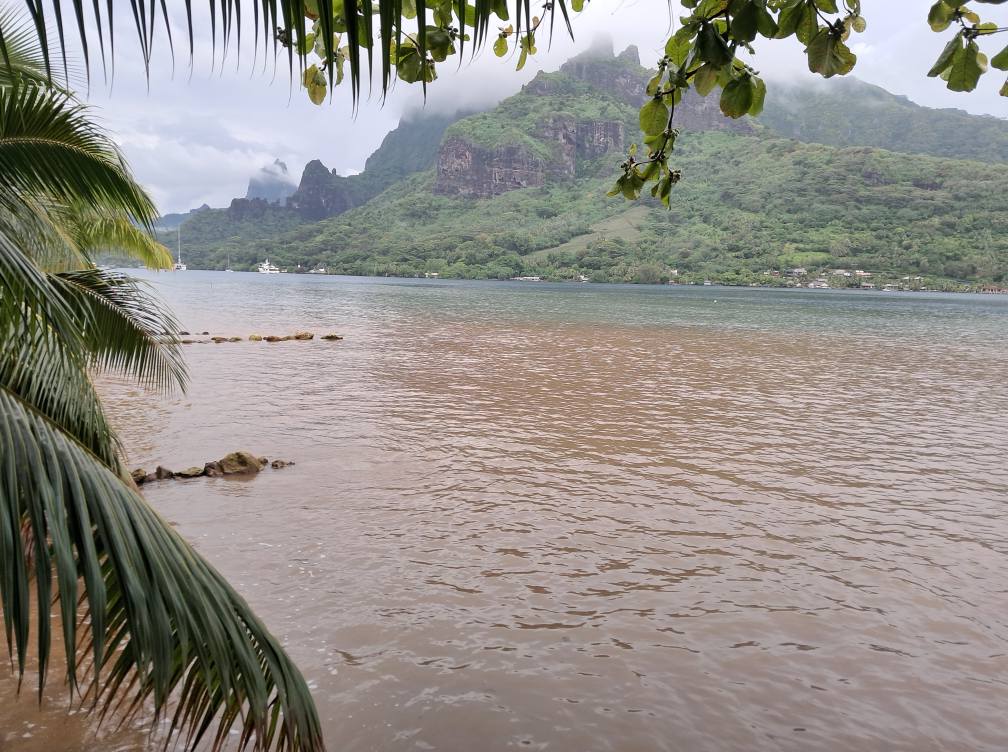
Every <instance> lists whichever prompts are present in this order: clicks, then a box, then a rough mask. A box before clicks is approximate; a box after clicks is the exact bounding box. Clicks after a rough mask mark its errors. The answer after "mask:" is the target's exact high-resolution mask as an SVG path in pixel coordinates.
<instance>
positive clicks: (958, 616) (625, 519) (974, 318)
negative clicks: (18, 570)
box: [0, 272, 1008, 752]
mask: <svg viewBox="0 0 1008 752" xmlns="http://www.w3.org/2000/svg"><path fill="white" fill-rule="evenodd" d="M263 277H265V278H262V277H259V276H257V275H246V274H226V275H225V274H222V273H201V272H187V273H185V274H177V275H162V276H161V277H158V278H157V280H158V281H157V282H156V286H157V288H158V289H159V290H160V291H161V293H162V294H163V295H164V296H165V298H166V299H167V300H168V301H169V302H170V303H171V304H172V305H173V306H174V307H175V308H176V310H177V311H178V312H179V315H180V318H181V320H182V323H183V325H184V326H185V327H186V328H189V329H190V330H191V331H195V330H199V331H202V330H203V329H204V328H206V329H207V330H210V331H211V332H213V333H221V334H240V335H242V336H247V335H248V334H250V333H253V332H257V333H260V334H270V333H278V334H282V333H288V332H292V331H294V330H296V329H310V330H313V331H315V332H317V333H319V334H322V333H325V332H328V331H337V332H339V333H341V334H344V335H345V336H346V339H345V340H343V341H342V342H337V343H323V342H319V341H317V340H316V341H312V342H286V343H277V344H266V343H249V342H242V343H233V344H221V345H193V346H191V347H189V348H188V349H187V350H186V353H187V356H188V361H189V364H190V369H191V373H192V385H191V388H190V390H189V392H188V394H186V395H184V396H181V397H178V396H176V397H172V398H168V399H156V398H152V397H151V396H149V395H144V394H142V393H140V392H138V391H137V390H136V389H134V388H132V387H128V386H125V385H122V384H118V383H110V382H106V383H104V384H103V390H104V391H105V393H106V395H107V397H108V400H109V409H110V412H111V414H112V415H113V418H114V421H115V423H116V425H117V426H118V427H119V429H120V431H121V434H122V437H123V439H124V441H125V444H126V446H127V447H129V449H130V461H131V465H132V466H146V467H148V468H149V469H152V468H153V466H155V465H156V464H159V463H160V464H165V465H168V466H172V467H175V468H183V467H187V466H189V465H193V464H201V463H203V462H204V461H206V460H208V459H212V458H215V457H219V456H221V455H223V454H224V453H226V452H228V451H231V450H233V449H237V448H247V449H249V450H251V451H253V452H256V453H258V454H265V455H268V456H270V457H271V458H272V457H278V458H283V459H294V460H296V462H297V464H296V466H294V467H292V468H286V469H284V470H276V471H274V470H268V471H264V472H263V473H262V474H260V476H259V477H256V478H255V479H254V480H251V481H233V480H226V479H199V480H193V481H178V482H164V483H160V484H153V485H148V486H146V487H145V490H144V492H145V494H146V496H147V498H148V500H149V501H150V503H151V504H153V505H154V506H155V507H156V508H157V509H158V510H159V511H160V512H161V513H162V514H163V515H164V516H165V517H166V518H167V519H169V520H170V521H172V522H173V523H174V524H176V525H177V526H178V529H179V530H180V531H181V532H182V533H183V534H184V535H185V536H186V537H187V538H188V539H189V540H191V541H192V542H193V543H194V545H195V546H196V547H197V548H198V549H199V551H201V552H202V553H203V554H204V555H205V556H207V557H208V558H209V559H210V560H211V561H212V562H213V563H214V564H215V565H216V566H217V567H219V568H220V569H221V571H222V572H224V574H225V575H227V576H228V577H229V578H230V579H231V581H232V582H233V583H234V584H235V585H236V587H237V588H238V589H239V591H240V592H242V593H243V594H244V595H245V596H246V597H247V599H248V600H249V602H250V603H251V604H252V605H253V606H254V607H255V609H256V610H257V612H258V613H259V614H260V616H261V617H262V618H263V619H264V620H265V622H266V623H267V624H268V625H269V626H270V627H271V629H272V630H273V631H274V633H275V634H277V635H278V636H279V637H280V638H281V639H282V641H283V642H284V644H285V645H286V646H287V647H288V649H289V651H290V652H291V654H292V655H293V657H294V658H295V659H296V660H297V662H298V663H299V665H300V666H301V667H302V668H303V670H304V673H305V674H306V676H307V678H308V680H309V682H310V684H311V686H312V687H313V690H314V695H315V698H316V701H317V703H318V706H319V711H320V713H321V715H322V718H323V724H324V728H325V733H326V738H327V742H328V745H329V747H330V748H331V749H334V750H349V751H363V750H390V751H393V752H405V751H407V750H473V749H480V750H484V751H485V752H496V751H497V750H512V749H514V750H524V749H530V750H557V751H559V752H575V751H580V750H600V751H605V750H619V751H621V752H623V751H626V752H630V751H636V750H682V751H684V752H686V751H689V752H693V751H702V750H711V751H712V752H714V751H721V750H767V751H770V750H831V751H832V750H838V751H839V750H907V751H908V752H909V751H910V750H914V751H915V752H916V751H925V750H936V751H937V750H964V751H965V750H1003V749H1006V748H1008V725H1006V723H1005V720H1006V718H1008V585H1006V582H1008V540H1006V539H1008V514H1006V512H1008V459H1006V457H1008V384H1006V376H1008V299H1005V298H994V297H981V296H976V297H973V296H929V295H920V296H914V295H885V294H881V293H879V294H854V293H839V292H833V291H814V292H813V291H810V292H773V291H766V290H724V289H718V288H713V289H712V288H706V289H686V288H674V289H670V288H633V287H627V288H612V287H600V286H590V285H581V286H547V285H535V284H524V285H522V284H479V283H450V282H437V283H421V282H412V281H406V282H397V281H394V280H353V279H338V278H324V279H314V278H306V277H294V276H284V275H280V277H279V278H278V277H275V276H274V277H272V278H270V277H266V275H263ZM52 683H53V684H55V685H57V687H56V688H55V689H53V690H51V691H50V692H49V696H48V699H47V702H46V703H45V705H44V707H43V709H42V710H41V711H39V710H38V709H37V706H36V704H35V699H34V696H33V694H32V693H31V692H25V693H24V694H23V695H22V696H21V698H20V699H19V700H17V701H15V700H14V694H13V682H11V681H10V680H4V682H3V683H2V684H0V703H2V705H0V749H3V750H5V751H6V750H26V751H28V752H36V751H38V752H41V751H42V750H89V749H118V750H139V749H144V748H145V737H144V736H143V735H142V734H139V733H121V734H109V733H106V734H104V735H102V736H100V737H96V736H94V734H93V731H92V730H91V729H90V727H89V726H88V725H87V723H86V721H84V720H82V718H81V716H79V715H76V714H74V715H67V714H66V712H65V702H64V701H63V697H64V695H63V694H61V690H60V689H59V687H58V681H55V680H54V681H53V682H52Z"/></svg>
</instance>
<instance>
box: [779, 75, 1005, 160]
mask: <svg viewBox="0 0 1008 752" xmlns="http://www.w3.org/2000/svg"><path fill="white" fill-rule="evenodd" d="M759 122H761V123H762V124H764V125H766V126H767V127H769V128H770V129H771V130H773V131H774V132H775V133H777V134H778V135H781V136H786V137H788V138H795V139H797V140H799V141H807V142H810V143H819V144H827V145H829V146H874V147H876V148H879V149H888V150H889V151H898V152H905V153H908V154H931V155H933V156H937V157H951V158H957V159H975V160H979V161H984V162H986V161H991V160H993V161H997V162H1008V121H1005V120H1001V119H998V118H994V117H982V116H977V115H970V114H969V113H967V112H963V111H962V110H952V109H944V110H937V109H932V108H929V107H921V106H920V105H919V104H915V103H913V102H911V101H910V100H909V99H907V98H906V97H902V96H897V95H895V94H890V93H889V92H888V91H886V90H885V89H882V88H880V87H878V86H873V85H872V84H867V83H865V82H864V81H859V80H858V79H856V78H836V79H831V80H830V81H824V82H817V83H814V84H806V85H801V86H794V85H790V86H789V85H787V84H780V83H773V84H772V85H771V86H770V87H769V89H768V91H767V101H766V109H765V110H764V111H763V114H762V115H761V116H760V118H759Z"/></svg>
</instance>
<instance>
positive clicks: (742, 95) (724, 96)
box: [721, 76, 754, 118]
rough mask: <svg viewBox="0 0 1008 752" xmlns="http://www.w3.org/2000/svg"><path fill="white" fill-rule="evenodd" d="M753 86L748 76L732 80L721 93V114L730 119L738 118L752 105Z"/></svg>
mask: <svg viewBox="0 0 1008 752" xmlns="http://www.w3.org/2000/svg"><path fill="white" fill-rule="evenodd" d="M753 95H754V91H753V85H752V80H751V79H750V77H749V76H741V77H739V78H735V79H732V80H731V81H729V82H728V85H727V86H725V87H724V90H723V91H722V92H721V112H723V113H724V114H725V115H727V116H728V117H730V118H740V117H742V116H743V115H745V114H746V113H748V112H749V109H750V108H751V107H752V104H753Z"/></svg>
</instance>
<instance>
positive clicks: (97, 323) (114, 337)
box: [50, 269, 187, 391]
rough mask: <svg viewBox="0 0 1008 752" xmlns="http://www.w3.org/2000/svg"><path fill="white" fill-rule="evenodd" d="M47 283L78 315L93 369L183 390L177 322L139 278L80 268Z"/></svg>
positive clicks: (51, 278)
mask: <svg viewBox="0 0 1008 752" xmlns="http://www.w3.org/2000/svg"><path fill="white" fill-rule="evenodd" d="M50 281H51V282H52V283H53V287H54V288H55V289H56V290H57V291H58V293H59V294H60V295H61V296H62V297H63V299H64V300H65V301H66V302H67V305H68V306H69V307H70V308H71V310H73V312H74V314H75V315H76V316H77V319H78V321H79V323H80V331H81V335H82V336H83V338H84V342H85V344H86V346H87V348H88V351H89V353H90V355H91V358H92V360H93V363H94V364H95V366H97V367H98V368H99V369H102V370H109V371H115V372H117V373H123V374H128V375H130V376H132V377H133V378H134V379H135V380H136V381H138V382H139V383H141V384H143V385H145V386H148V387H152V388H155V389H159V390H162V391H168V390H170V389H172V388H179V389H184V388H185V385H186V380H187V377H186V369H185V365H184V363H183V361H182V350H181V347H180V344H179V340H178V338H177V337H176V335H175V332H178V330H179V325H178V321H176V319H175V317H174V316H173V315H172V313H171V312H170V311H169V310H168V309H167V308H165V307H164V306H163V305H161V304H160V303H159V302H158V301H157V300H156V299H155V298H154V297H153V296H152V295H149V294H147V293H146V292H144V290H143V289H142V288H141V286H140V285H141V283H140V282H139V281H138V280H136V279H133V278H132V277H129V276H126V275H125V274H119V273H116V272H105V271H101V270H99V269H84V270H80V271H72V272H63V273H60V274H56V275H52V276H51V277H50ZM169 332H170V333H171V334H168V333H169Z"/></svg>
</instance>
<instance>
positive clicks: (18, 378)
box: [0, 223, 122, 471]
mask: <svg viewBox="0 0 1008 752" xmlns="http://www.w3.org/2000/svg"><path fill="white" fill-rule="evenodd" d="M3 230H4V228H3V226H2V223H0V385H3V386H4V388H6V389H8V390H10V391H12V392H14V393H16V394H17V395H18V396H19V397H20V398H21V399H22V400H24V401H25V402H26V403H28V404H30V405H31V406H32V407H33V408H34V409H36V410H39V411H40V412H42V413H43V414H45V415H46V416H48V417H49V419H50V420H51V421H53V422H54V423H55V424H56V425H58V426H59V427H60V428H61V429H62V430H64V431H66V432H67V433H68V434H69V435H71V436H73V437H74V438H75V439H76V440H77V441H78V442H80V443H81V444H82V445H83V446H85V447H87V449H88V450H89V451H90V452H91V453H92V454H94V455H95V456H96V457H97V458H99V459H100V460H101V462H102V463H103V464H104V465H106V466H107V467H109V468H111V469H113V470H116V471H121V469H122V468H121V465H120V461H119V445H118V442H117V440H116V438H115V434H114V433H113V431H112V429H111V427H110V426H109V424H108V421H107V420H106V418H105V413H104V411H103V410H102V407H101V403H100V401H99V399H98V395H97V394H96V393H95V390H94V385H93V384H92V383H91V379H90V377H89V376H88V371H87V368H88V365H89V362H90V358H89V348H88V346H87V343H86V340H85V338H84V336H83V334H82V331H81V319H80V316H79V314H78V312H77V311H75V310H74V307H73V306H72V305H71V304H70V302H69V301H68V300H67V299H66V298H64V297H63V296H62V295H60V294H59V291H58V290H57V289H56V288H55V287H54V286H53V284H52V279H51V277H50V276H49V275H46V274H45V273H43V272H42V271H40V270H39V269H38V268H37V267H36V266H35V265H34V264H32V263H31V261H30V260H28V259H27V258H26V257H25V256H24V255H23V254H22V253H21V252H20V251H19V250H18V248H17V247H16V246H15V245H14V244H13V243H12V242H11V240H10V237H9V235H8V234H6V233H5V232H4V231H3Z"/></svg>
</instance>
